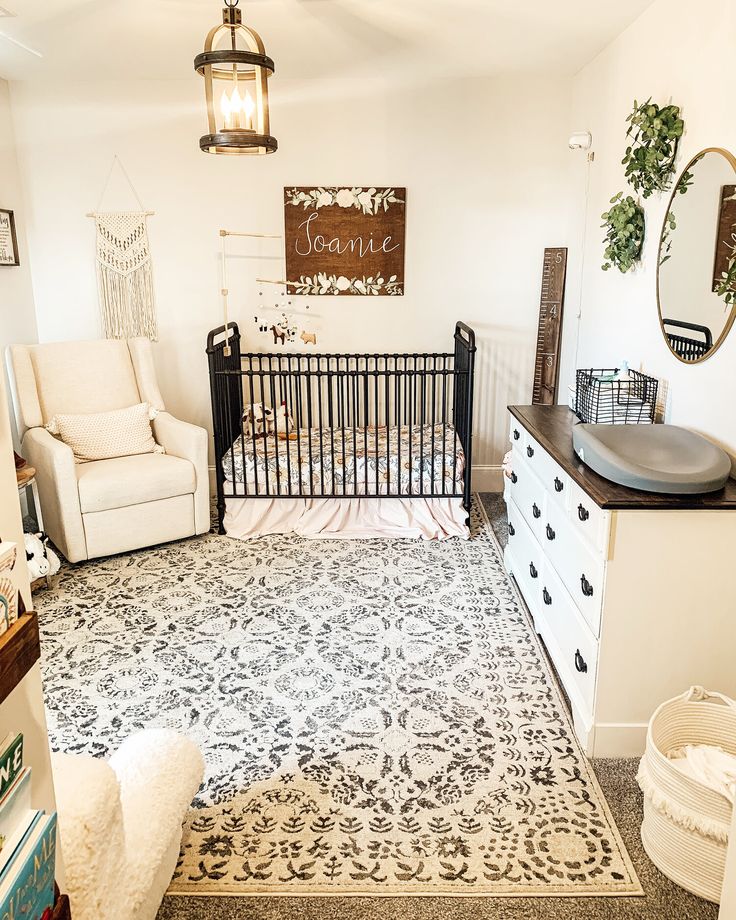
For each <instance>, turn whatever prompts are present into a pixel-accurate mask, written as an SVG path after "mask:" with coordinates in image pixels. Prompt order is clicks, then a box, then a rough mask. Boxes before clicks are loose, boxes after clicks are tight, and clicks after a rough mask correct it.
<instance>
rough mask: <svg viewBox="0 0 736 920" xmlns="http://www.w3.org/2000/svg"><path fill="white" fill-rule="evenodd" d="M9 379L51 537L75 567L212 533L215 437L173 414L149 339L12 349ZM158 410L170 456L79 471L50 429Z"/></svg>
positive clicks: (139, 457)
mask: <svg viewBox="0 0 736 920" xmlns="http://www.w3.org/2000/svg"><path fill="white" fill-rule="evenodd" d="M8 371H9V375H10V377H11V388H12V391H13V400H14V404H15V414H16V421H17V425H18V436H19V437H20V438H21V444H22V453H23V456H24V457H25V458H26V459H27V460H28V462H29V463H30V464H31V465H32V466H34V467H35V468H36V480H37V482H38V491H39V494H40V500H41V508H42V511H43V519H44V527H45V529H46V532H47V533H48V535H49V536H50V537H51V540H52V541H53V542H54V544H55V545H56V546H57V547H58V548H59V549H60V550H61V552H62V553H63V554H64V555H65V556H66V558H67V559H68V560H69V561H70V562H79V561H80V560H82V559H94V558H97V557H99V556H109V555H110V554H112V553H123V552H127V551H129V550H133V549H139V548H140V547H143V546H153V545H154V544H157V543H165V542H167V541H169V540H178V539H180V538H182V537H191V536H193V535H194V534H199V533H205V532H206V531H207V530H209V528H210V507H209V474H208V469H207V441H208V439H207V432H206V431H205V430H204V428H199V427H197V426H196V425H190V424H188V423H186V422H181V421H179V420H177V419H175V418H174V417H173V416H172V415H170V414H169V413H168V412H166V411H165V406H164V403H163V400H162V398H161V393H160V391H159V388H158V383H157V381H156V371H155V368H154V364H153V353H152V349H151V343H150V342H149V341H148V340H147V339H128V340H112V339H102V340H99V341H90V342H56V343H53V344H45V345H11V346H10V347H9V349H8ZM141 402H148V403H149V404H150V405H151V406H152V407H153V408H155V409H157V410H159V413H158V415H157V417H156V418H155V419H154V421H153V433H154V437H155V439H156V441H157V442H158V443H159V444H161V445H162V446H163V447H164V449H165V451H166V453H164V454H159V453H150V454H136V455H134V456H128V457H118V458H115V459H112V460H94V461H91V462H88V463H75V460H74V455H73V453H72V450H71V448H70V447H69V446H67V445H66V444H64V443H63V441H60V440H58V439H57V438H55V437H54V436H53V435H51V434H50V433H49V432H48V431H47V430H46V429H45V427H44V426H45V425H46V424H48V422H49V421H50V420H51V419H52V418H53V417H54V416H55V415H57V414H59V413H64V414H91V413H94V412H110V411H112V410H115V409H124V408H127V407H129V406H133V405H136V404H137V403H141Z"/></svg>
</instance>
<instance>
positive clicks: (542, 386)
mask: <svg viewBox="0 0 736 920" xmlns="http://www.w3.org/2000/svg"><path fill="white" fill-rule="evenodd" d="M566 271H567V249H565V248H559V249H545V250H544V262H543V267H542V297H541V302H540V305H539V329H538V331H537V357H536V360H535V362H534V396H533V397H532V403H534V405H542V406H551V405H554V404H555V403H556V402H557V380H558V377H559V374H560V339H561V337H562V307H563V305H564V302H565V273H566Z"/></svg>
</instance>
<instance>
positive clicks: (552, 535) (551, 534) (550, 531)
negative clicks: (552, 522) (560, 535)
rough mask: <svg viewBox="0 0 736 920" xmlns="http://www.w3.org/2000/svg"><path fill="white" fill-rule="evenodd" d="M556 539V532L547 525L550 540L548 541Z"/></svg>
mask: <svg viewBox="0 0 736 920" xmlns="http://www.w3.org/2000/svg"><path fill="white" fill-rule="evenodd" d="M554 538H555V532H554V530H552V528H551V527H550V526H549V524H547V539H548V540H554Z"/></svg>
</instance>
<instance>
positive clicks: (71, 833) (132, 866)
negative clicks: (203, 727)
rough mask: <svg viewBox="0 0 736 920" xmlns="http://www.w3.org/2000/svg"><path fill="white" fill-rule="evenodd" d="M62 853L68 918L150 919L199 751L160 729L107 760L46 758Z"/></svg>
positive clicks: (198, 769)
mask: <svg viewBox="0 0 736 920" xmlns="http://www.w3.org/2000/svg"><path fill="white" fill-rule="evenodd" d="M52 766H53V772H54V785H55V787H56V804H57V811H58V815H59V832H60V837H61V848H62V855H63V859H64V867H65V870H66V887H67V892H68V894H69V897H70V900H71V908H72V916H73V917H74V920H100V918H109V920H112V918H115V920H154V918H155V916H156V913H157V911H158V908H159V906H160V904H161V899H162V898H163V895H164V892H165V891H166V888H167V887H168V884H169V882H170V881H171V876H172V874H173V871H174V868H175V866H176V858H177V856H178V852H179V844H180V842H181V832H182V829H181V826H182V821H183V820H184V815H185V814H186V811H187V808H188V807H189V804H190V803H191V801H192V799H193V798H194V796H195V795H196V793H197V790H198V789H199V787H200V784H201V782H202V776H203V774H204V760H203V758H202V754H201V753H200V751H199V748H198V747H197V746H196V745H195V744H194V742H192V741H190V740H189V739H188V738H185V737H183V736H182V735H179V734H177V733H176V732H173V731H168V730H165V729H149V730H146V731H142V732H138V733H137V734H134V735H131V737H130V738H128V739H127V740H126V741H125V742H123V744H122V745H121V747H120V749H119V750H118V751H117V752H116V753H115V754H113V756H112V757H111V758H110V760H109V762H106V761H104V760H98V759H97V758H94V757H89V756H87V755H81V754H53V755H52Z"/></svg>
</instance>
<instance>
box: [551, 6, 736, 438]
mask: <svg viewBox="0 0 736 920" xmlns="http://www.w3.org/2000/svg"><path fill="white" fill-rule="evenodd" d="M734 54H736V5H734V4H733V2H732V0H701V2H700V3H698V5H697V6H693V5H692V3H689V2H686V0H657V2H655V3H654V4H653V5H652V6H651V7H650V8H649V9H648V10H647V11H646V12H645V13H644V14H643V15H642V16H641V17H640V18H639V19H638V20H637V21H636V22H635V23H634V24H633V25H632V26H630V27H629V28H628V29H627V30H626V31H625V32H624V33H622V34H621V35H620V36H619V37H618V38H617V39H616V40H615V41H614V42H613V43H612V44H611V45H609V46H608V48H606V50H605V51H603V52H602V53H601V54H600V55H599V56H598V57H597V58H596V59H595V60H594V61H592V62H591V63H590V64H589V65H588V66H587V67H585V68H583V70H581V71H580V73H579V74H578V75H577V77H576V79H575V82H574V87H573V106H572V113H571V119H570V123H571V127H572V126H575V127H576V128H589V129H590V130H591V131H592V133H593V138H594V149H595V161H594V163H593V164H592V166H591V168H590V200H589V206H588V209H587V215H588V233H587V246H586V249H585V270H584V280H583V296H582V309H583V315H582V322H581V326H580V344H579V350H578V358H577V366H578V367H585V366H588V367H591V366H593V367H595V366H611V365H615V364H616V363H617V362H618V361H620V360H621V359H622V358H627V359H628V360H629V363H630V365H631V366H632V367H635V368H636V367H638V366H639V364H640V363H641V367H642V369H643V370H645V371H647V372H649V373H651V374H653V375H654V376H657V377H662V378H665V380H666V382H667V385H668V399H669V405H668V413H667V420H668V421H671V422H672V423H674V424H682V425H686V426H688V427H691V428H693V429H695V430H697V431H700V432H701V433H703V434H706V435H709V436H710V437H711V438H712V439H714V440H716V441H718V442H719V443H721V444H722V445H723V446H724V447H725V448H726V449H727V450H728V451H729V452H730V453H731V454H732V455H734V454H736V414H734V412H733V409H732V402H733V392H734V387H735V386H736V334H731V335H730V336H729V337H728V339H727V340H726V342H725V343H724V345H723V346H722V347H721V349H720V350H719V351H718V352H717V353H716V354H715V355H714V356H713V357H712V358H710V359H709V360H708V361H706V362H704V363H703V364H700V365H697V366H694V367H693V366H687V365H685V364H682V363H680V362H678V361H677V360H676V359H675V358H674V357H673V356H672V355H671V354H670V352H669V350H668V349H667V346H666V344H665V342H664V339H663V338H662V336H661V333H660V328H659V321H658V316H657V302H656V266H657V249H658V243H659V235H660V231H661V226H662V219H663V217H664V213H665V211H666V208H667V197H668V196H667V195H666V194H665V195H661V196H656V197H654V196H653V197H652V198H650V199H648V200H647V201H646V202H644V205H645V210H646V217H647V235H646V241H645V246H644V258H643V263H642V266H641V267H640V268H639V269H637V270H635V271H633V272H631V273H628V274H625V275H622V274H620V273H619V272H618V271H617V270H610V271H608V272H602V271H601V269H600V265H601V262H602V253H603V246H602V242H601V241H602V231H601V230H600V229H599V225H600V223H601V220H600V214H601V213H602V212H603V211H604V210H606V207H607V204H608V200H609V198H610V197H611V196H612V195H613V194H615V193H616V192H618V191H619V190H621V189H623V188H624V177H623V167H622V166H621V158H622V156H623V154H624V150H625V147H626V139H625V132H626V124H625V118H626V116H627V114H628V113H629V111H630V110H631V108H632V105H633V101H634V99H635V98H636V99H637V100H639V101H643V100H644V99H646V98H647V97H648V96H650V95H651V96H652V97H653V98H654V99H655V100H656V101H658V102H660V103H665V102H668V101H670V100H671V101H672V102H674V103H676V104H677V105H679V106H680V107H681V109H682V114H683V117H684V119H685V126H686V130H685V135H684V137H683V139H682V142H681V145H680V153H679V157H678V169H679V168H680V167H682V166H684V165H685V164H686V163H687V162H688V160H689V159H690V158H691V157H692V156H693V155H694V154H695V153H696V152H697V151H699V150H700V149H702V148H704V147H711V146H720V147H726V148H728V149H730V150H732V151H736V121H735V120H734V118H733V114H732V113H733V75H732V70H733V60H734ZM571 188H572V190H573V201H574V202H575V207H576V209H577V211H578V214H579V215H582V214H583V209H584V202H583V199H584V190H585V165H584V159H583V158H580V159H579V160H578V162H577V164H576V165H575V167H574V170H573V173H572V186H571ZM581 232H582V227H581V226H579V227H578V229H577V231H576V232H574V233H573V234H572V235H573V238H575V237H577V238H578V239H579V238H580V235H581ZM579 268H580V265H579V261H577V264H576V265H574V267H573V272H572V274H571V287H570V288H569V289H568V292H569V294H570V302H571V303H572V302H574V301H575V300H576V299H577V297H578V294H579V285H578V281H577V278H578V273H579ZM575 325H576V323H575V319H574V311H572V310H571V311H570V312H569V313H568V321H567V323H566V324H565V363H564V377H565V379H566V381H567V382H571V381H572V379H573V372H574V366H575V360H574V356H575Z"/></svg>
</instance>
